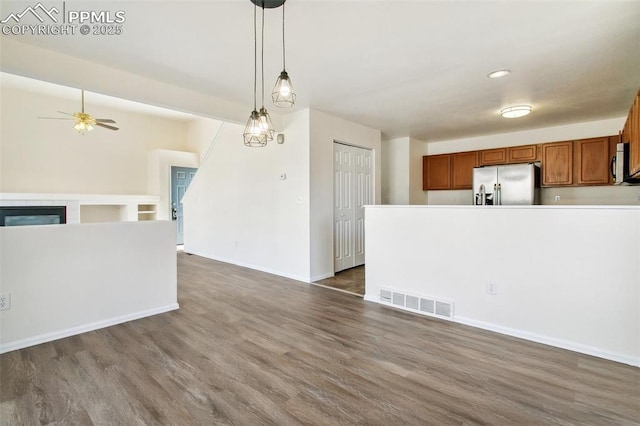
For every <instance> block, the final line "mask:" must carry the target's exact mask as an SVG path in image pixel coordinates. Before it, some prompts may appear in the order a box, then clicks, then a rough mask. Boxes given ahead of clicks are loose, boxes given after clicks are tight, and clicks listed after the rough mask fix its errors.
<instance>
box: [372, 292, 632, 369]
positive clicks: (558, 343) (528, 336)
mask: <svg viewBox="0 0 640 426" xmlns="http://www.w3.org/2000/svg"><path fill="white" fill-rule="evenodd" d="M364 300H365V301H367V302H373V303H377V304H378V305H382V306H386V307H389V308H393V309H396V308H398V309H400V310H402V311H405V312H412V313H416V312H414V311H411V310H408V309H402V308H399V307H397V306H394V305H389V304H386V303H382V302H381V301H379V300H378V299H377V298H375V297H371V296H369V295H366V294H365V296H364ZM430 317H432V316H430ZM434 318H440V317H434ZM453 322H455V323H458V324H464V325H468V326H471V327H476V328H481V329H483V330H489V331H493V332H495V333H500V334H505V335H507V336H513V337H517V338H520V339H524V340H529V341H532V342H536V343H541V344H544V345H549V346H554V347H556V348H561V349H567V350H570V351H573V352H578V353H581V354H585V355H591V356H595V357H598V358H603V359H608V360H610V361H615V362H620V363H622V364H628V365H632V366H634V367H640V358H634V357H631V356H628V355H623V354H619V353H615V352H610V351H605V350H602V349H599V348H595V347H593V346H587V345H582V344H580V343H575V342H570V341H568V340H561V339H555V338H553V337H547V336H543V335H541V334H536V333H530V332H528V331H523V330H517V329H513V328H509V327H503V326H500V325H496V324H492V323H488V322H484V321H477V320H474V319H470V318H464V317H459V316H455V317H454V318H453Z"/></svg>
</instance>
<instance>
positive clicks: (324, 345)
mask: <svg viewBox="0 0 640 426" xmlns="http://www.w3.org/2000/svg"><path fill="white" fill-rule="evenodd" d="M178 281H179V293H178V295H179V302H180V306H181V309H180V310H179V311H176V312H171V313H167V314H162V315H157V316H154V317H151V318H146V319H142V320H138V321H132V322H129V323H125V324H121V325H118V326H113V327H109V328H107V329H102V330H98V331H94V332H91V333H86V334H82V335H79V336H75V337H71V338H67V339H63V340H58V341H55V342H51V343H46V344H42V345H38V346H35V347H31V348H27V349H23V350H19V351H14V352H10V353H7V354H4V355H2V356H0V379H1V382H0V421H1V422H2V424H3V425H38V424H52V423H54V424H78V425H84V424H87V425H89V424H96V425H105V424H114V425H125V424H127V425H128V424H175V425H186V424H206V425H211V424H237V425H257V424H277V425H294V424H341V425H344V424H367V425H376V424H379V425H392V424H393V425H399V424H416V425H417V424H419V425H424V424H434V425H444V424H499V425H505V424H517V425H541V424H580V425H583V424H593V425H614V424H615V425H624V424H626V425H629V424H638V423H640V369H638V368H634V367H630V366H625V365H622V364H617V363H614V362H609V361H605V360H601V359H597V358H593V357H589V356H585V355H579V354H576V353H573V352H569V351H564V350H560V349H556V348H552V347H548V346H544V345H539V344H535V343H531V342H527V341H523V340H518V339H515V338H510V337H506V336H502V335H498V334H495V333H491V332H487V331H483V330H478V329H474V328H471V327H466V326H462V325H458V324H453V323H449V322H445V321H441V320H436V319H430V318H425V317H422V316H417V315H413V314H410V313H406V312H401V311H395V310H393V309H390V308H386V307H383V306H379V305H376V304H372V303H369V302H365V301H363V300H362V299H361V298H359V297H355V296H350V295H347V294H343V293H340V292H335V291H331V290H328V289H324V288H321V287H316V286H310V285H305V284H301V283H298V282H295V281H291V280H288V279H284V278H280V277H276V276H273V275H268V274H265V273H261V272H257V271H252V270H248V269H244V268H240V267H236V266H232V265H227V264H223V263H219V262H214V261H210V260H206V259H203V258H199V257H196V256H188V255H185V254H179V255H178Z"/></svg>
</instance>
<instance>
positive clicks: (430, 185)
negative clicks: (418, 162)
mask: <svg viewBox="0 0 640 426" xmlns="http://www.w3.org/2000/svg"><path fill="white" fill-rule="evenodd" d="M422 189H423V190H425V191H427V190H433V189H451V154H442V155H428V156H426V157H422Z"/></svg>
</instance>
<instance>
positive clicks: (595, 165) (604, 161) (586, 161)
mask: <svg viewBox="0 0 640 426" xmlns="http://www.w3.org/2000/svg"><path fill="white" fill-rule="evenodd" d="M573 152H574V157H573V158H574V159H573V162H574V164H573V169H574V170H575V175H574V178H575V179H574V184H576V185H608V184H609V183H611V179H610V176H611V173H610V172H609V153H610V150H609V138H608V137H604V138H593V139H582V140H577V141H575V142H574V145H573Z"/></svg>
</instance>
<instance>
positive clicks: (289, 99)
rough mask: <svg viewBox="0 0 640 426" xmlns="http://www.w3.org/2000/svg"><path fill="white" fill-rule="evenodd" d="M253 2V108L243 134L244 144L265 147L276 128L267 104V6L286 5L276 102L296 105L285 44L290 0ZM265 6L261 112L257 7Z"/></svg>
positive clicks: (260, 0) (285, 105) (262, 40)
mask: <svg viewBox="0 0 640 426" xmlns="http://www.w3.org/2000/svg"><path fill="white" fill-rule="evenodd" d="M250 1H251V3H253V5H254V7H253V41H254V43H253V59H254V67H253V111H251V114H250V116H249V120H248V121H247V124H246V126H245V128H244V132H243V134H242V136H243V139H244V144H245V145H246V146H250V147H263V146H266V145H267V142H268V141H271V140H273V137H274V136H275V133H276V131H275V129H274V128H273V123H272V122H271V117H270V116H269V113H268V112H267V109H266V108H265V106H264V10H265V9H274V8H277V7H280V6H282V68H283V69H282V72H280V76H279V77H278V79H277V81H276V84H275V86H274V88H273V91H272V93H271V98H272V100H273V104H274V105H275V106H277V107H285V108H287V107H292V106H293V105H294V104H295V100H296V94H295V93H294V91H293V84H292V83H291V79H290V78H289V74H288V73H287V71H286V67H285V64H286V62H285V44H284V3H285V1H286V0H271V1H269V0H250ZM258 7H260V8H262V39H261V44H260V49H261V69H262V84H261V90H262V107H261V108H260V111H259V112H258V108H257V97H258V95H257V91H258V90H257V80H258V76H257V74H258V31H257V23H256V21H257V18H256V15H257V8H258Z"/></svg>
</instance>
